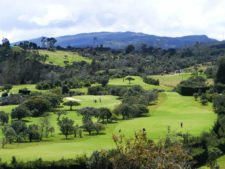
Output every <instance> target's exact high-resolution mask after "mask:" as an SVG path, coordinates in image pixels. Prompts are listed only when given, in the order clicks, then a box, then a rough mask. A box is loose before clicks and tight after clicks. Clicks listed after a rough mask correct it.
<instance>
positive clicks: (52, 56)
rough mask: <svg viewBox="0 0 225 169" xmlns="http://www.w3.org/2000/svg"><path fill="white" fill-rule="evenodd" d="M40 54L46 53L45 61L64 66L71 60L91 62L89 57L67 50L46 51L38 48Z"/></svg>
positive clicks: (71, 61) (70, 62)
mask: <svg viewBox="0 0 225 169" xmlns="http://www.w3.org/2000/svg"><path fill="white" fill-rule="evenodd" d="M39 53H40V54H41V55H48V58H47V63H49V64H54V65H58V66H62V67H64V66H65V65H66V63H67V64H69V65H71V64H72V63H73V62H81V61H85V62H87V63H91V59H89V58H86V57H83V56H81V55H79V54H77V53H73V52H67V51H60V50H57V51H48V50H39Z"/></svg>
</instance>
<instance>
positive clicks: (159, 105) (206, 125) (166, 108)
mask: <svg viewBox="0 0 225 169" xmlns="http://www.w3.org/2000/svg"><path fill="white" fill-rule="evenodd" d="M114 81H115V80H114ZM114 81H112V82H111V84H115V82H114ZM73 98H74V99H76V100H79V101H80V103H81V105H80V106H77V107H75V108H74V109H76V110H77V109H80V108H82V107H87V106H89V107H96V108H99V107H107V108H110V109H113V108H114V107H115V106H117V105H118V104H120V100H118V98H117V97H115V96H107V95H105V96H91V95H83V96H75V97H73ZM100 98H101V103H100V102H97V103H95V102H94V101H93V100H94V99H96V100H99V99H100ZM11 108H13V106H11V107H9V106H2V107H1V110H6V112H9V111H10V109H11ZM61 109H63V110H67V113H66V114H65V115H63V116H66V117H69V118H71V119H73V120H74V121H75V123H76V124H79V125H80V124H81V123H82V122H81V121H82V120H81V118H82V117H81V115H79V114H78V113H77V111H76V110H74V111H69V107H67V106H63V107H62V108H61ZM149 110H150V111H149V114H147V115H146V117H140V118H136V119H130V120H126V121H123V120H119V121H117V122H115V123H112V124H107V125H106V130H105V131H104V133H103V134H101V135H96V136H89V135H86V134H85V136H84V137H83V138H75V139H68V140H65V138H64V136H63V135H61V134H59V133H60V131H59V128H58V126H57V121H56V118H57V117H56V115H55V114H54V113H50V115H49V119H50V122H51V124H52V125H53V126H54V127H55V134H54V137H53V136H49V137H48V138H47V139H45V140H44V141H42V142H32V143H23V144H16V143H15V144H12V145H6V147H5V148H4V149H0V156H1V157H2V160H3V161H9V160H10V159H11V157H12V154H13V155H14V156H15V157H16V158H17V159H18V160H22V161H29V160H35V159H38V158H40V157H41V158H42V159H44V160H58V159H61V158H72V157H75V156H77V155H83V154H87V155H90V154H91V153H92V152H93V151H94V150H101V149H110V148H113V147H114V146H115V145H114V143H113V141H112V134H116V133H118V131H119V130H121V131H122V133H123V134H124V135H127V136H129V137H131V136H133V134H134V132H135V131H137V130H141V129H142V128H145V129H146V130H147V134H148V135H149V137H150V138H151V139H153V140H154V141H156V142H157V140H158V139H160V138H164V137H165V135H166V134H167V132H168V127H169V128H170V130H171V132H182V133H189V134H192V135H194V136H198V135H200V134H201V133H202V132H204V131H209V130H210V129H211V128H212V126H213V124H214V122H215V120H216V118H217V117H216V114H215V113H214V112H213V110H212V106H211V104H209V105H208V106H202V105H201V104H200V103H199V102H196V101H195V100H194V98H193V97H184V96H180V95H179V94H178V93H175V92H163V93H160V95H159V98H158V100H157V101H156V103H155V104H154V105H152V106H149ZM25 120H26V121H28V123H36V124H38V122H39V120H40V119H39V118H30V117H29V118H25ZM181 122H182V123H183V127H182V128H181V126H180V124H181ZM31 152H32V153H31Z"/></svg>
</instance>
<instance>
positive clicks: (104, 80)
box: [99, 77, 109, 87]
mask: <svg viewBox="0 0 225 169" xmlns="http://www.w3.org/2000/svg"><path fill="white" fill-rule="evenodd" d="M108 82H109V78H108V77H101V78H100V79H99V83H100V84H101V85H102V87H105V86H106V85H107V84H108Z"/></svg>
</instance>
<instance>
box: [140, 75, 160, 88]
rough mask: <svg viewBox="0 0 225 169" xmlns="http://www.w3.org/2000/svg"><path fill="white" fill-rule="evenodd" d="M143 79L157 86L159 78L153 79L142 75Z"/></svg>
mask: <svg viewBox="0 0 225 169" xmlns="http://www.w3.org/2000/svg"><path fill="white" fill-rule="evenodd" d="M143 81H144V82H145V83H147V84H152V85H157V86H159V80H158V79H157V80H156V79H153V78H151V77H144V78H143Z"/></svg>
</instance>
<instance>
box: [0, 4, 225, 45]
mask: <svg viewBox="0 0 225 169" xmlns="http://www.w3.org/2000/svg"><path fill="white" fill-rule="evenodd" d="M224 9H225V0H18V1H15V0H0V11H1V14H0V38H2V37H7V38H9V39H10V41H12V42H13V41H18V40H24V39H31V38H35V37H39V36H61V35H71V34H77V33H84V32H99V31H134V32H143V33H148V34H154V35H160V36H172V37H174V36H183V35H193V34H206V35H208V36H210V37H212V38H216V39H219V40H222V39H225V10H224Z"/></svg>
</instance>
